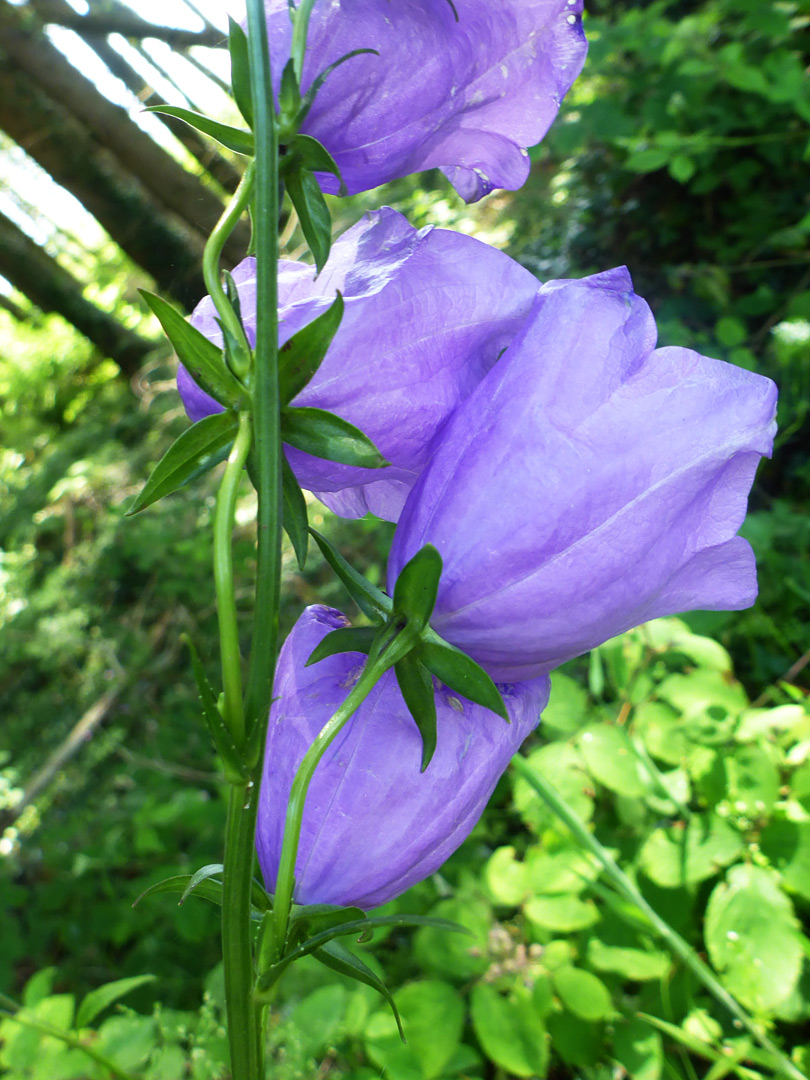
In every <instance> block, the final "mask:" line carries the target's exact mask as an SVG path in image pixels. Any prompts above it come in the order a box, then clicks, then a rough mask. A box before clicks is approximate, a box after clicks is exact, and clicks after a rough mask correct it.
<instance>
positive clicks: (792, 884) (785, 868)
mask: <svg viewBox="0 0 810 1080" xmlns="http://www.w3.org/2000/svg"><path fill="white" fill-rule="evenodd" d="M759 846H760V848H761V850H762V854H763V855H765V857H766V858H767V859H768V861H769V862H770V863H771V865H772V866H773V867H774V869H776V870H778V871H779V875H780V878H781V883H782V887H783V888H784V889H787V890H788V891H789V892H795V893H797V894H798V895H799V896H801V897H802V898H803V899H805V900H810V821H790V820H788V819H779V820H776V821H772V822H771V823H770V824H769V825H768V826H767V827H766V828H765V829H763V831H762V832H761V833H760V837H759Z"/></svg>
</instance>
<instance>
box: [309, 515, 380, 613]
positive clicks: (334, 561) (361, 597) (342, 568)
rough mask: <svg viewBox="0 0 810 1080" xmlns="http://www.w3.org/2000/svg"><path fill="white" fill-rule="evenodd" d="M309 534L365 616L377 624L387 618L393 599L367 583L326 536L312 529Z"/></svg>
mask: <svg viewBox="0 0 810 1080" xmlns="http://www.w3.org/2000/svg"><path fill="white" fill-rule="evenodd" d="M309 532H310V536H312V537H314V539H315V542H316V543H317V545H318V547H319V548H320V549H321V554H322V555H323V557H324V559H326V561H327V562H328V563H329V565H330V566H331V567H332V569H333V570H334V572H335V573H336V574H337V576H338V577H339V578H340V580H341V581H342V582H343V584H344V585H345V586H346V589H347V590H348V592H349V595H350V596H351V598H352V600H354V602H355V603H356V604H357V606H358V607H359V608H360V610H361V611H362V612H363V614H364V615H367V616H368V618H369V619H373V620H374V621H375V622H380V621H381V620H382V619H385V618H387V616H388V615H389V614H390V612H391V598H390V597H388V596H386V595H385V593H384V592H383V591H382V590H381V589H378V588H377V586H376V585H372V584H371V582H370V581H367V580H366V578H364V577H363V575H362V574H360V573H358V572H357V570H355V569H354V567H353V566H350V565H349V563H347V562H346V560H345V559H344V558H343V556H342V555H341V554H340V552H339V551H336V550H335V548H333V547H332V545H331V544H330V543H329V541H328V540H327V539H326V537H325V536H321V534H320V533H319V532H316V531H315V529H312V528H311V529H310V530H309Z"/></svg>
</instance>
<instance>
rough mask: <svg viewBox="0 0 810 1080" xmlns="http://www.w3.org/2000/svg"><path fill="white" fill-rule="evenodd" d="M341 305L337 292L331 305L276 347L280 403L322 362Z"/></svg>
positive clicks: (341, 312) (333, 333) (290, 396)
mask: <svg viewBox="0 0 810 1080" xmlns="http://www.w3.org/2000/svg"><path fill="white" fill-rule="evenodd" d="M343 308H344V304H343V297H342V296H341V294H340V293H338V294H337V296H336V297H335V301H334V303H333V304H332V305H331V307H329V308H327V310H326V311H324V312H323V314H321V315H319V316H318V317H317V319H313V321H312V322H311V323H309V324H308V325H307V326H305V327H303V329H301V330H299V331H298V333H297V334H293V336H292V337H291V338H290V340H289V341H288V342H287V343H286V344H285V345H282V346H281V348H280V349H279V351H278V381H279V392H280V394H281V401H282V404H283V405H288V404H289V403H290V402H291V401H292V399H293V398H294V397H295V396H296V394H300V392H301V391H302V390H303V389H304V387H305V386H306V385H307V383H308V382H309V381H310V379H311V378H312V376H313V375H314V374H315V372H316V371H317V370H318V368H319V367H320V366H321V364H322V363H323V359H324V357H325V356H326V353H327V351H328V349H329V346H330V345H331V344H332V339H333V338H334V336H335V334H336V333H337V330H338V327H339V326H340V321H341V319H342V318H343Z"/></svg>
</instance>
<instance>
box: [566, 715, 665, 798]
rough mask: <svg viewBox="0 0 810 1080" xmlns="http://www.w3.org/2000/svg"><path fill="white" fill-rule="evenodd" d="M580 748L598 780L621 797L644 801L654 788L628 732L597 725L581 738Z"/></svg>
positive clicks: (579, 740)
mask: <svg viewBox="0 0 810 1080" xmlns="http://www.w3.org/2000/svg"><path fill="white" fill-rule="evenodd" d="M578 745H579V748H580V750H581V751H582V756H583V757H584V758H585V764H586V765H587V766H588V769H589V770H590V772H591V773H592V774H593V776H594V778H595V779H596V780H598V781H599V783H600V784H604V786H605V787H606V788H609V789H610V790H611V791H615V792H616V793H617V794H619V795H628V796H629V797H630V798H634V799H637V798H640V797H641V796H642V795H646V794H647V793H648V792H649V790H650V788H651V787H652V781H651V778H650V775H649V773H648V771H647V769H646V768H645V767H644V765H643V763H642V762H641V761H640V760H639V757H638V755H637V754H636V751H635V749H634V748H633V744H632V742H631V741H630V739H629V737H628V735H627V732H626V731H625V730H624V728H619V727H615V726H614V725H612V724H593V725H591V726H590V727H588V728H586V729H585V730H584V731H582V732H581V733H580V735H579V739H578Z"/></svg>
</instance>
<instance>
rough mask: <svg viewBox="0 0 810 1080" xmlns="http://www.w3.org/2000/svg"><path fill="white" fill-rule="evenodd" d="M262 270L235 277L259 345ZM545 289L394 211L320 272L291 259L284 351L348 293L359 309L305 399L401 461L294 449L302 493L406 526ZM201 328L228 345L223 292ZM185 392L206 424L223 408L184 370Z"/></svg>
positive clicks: (490, 253) (284, 274)
mask: <svg viewBox="0 0 810 1080" xmlns="http://www.w3.org/2000/svg"><path fill="white" fill-rule="evenodd" d="M255 270H256V264H255V260H254V259H252V258H249V259H245V260H244V262H242V263H240V265H239V266H238V267H237V268H236V270H235V271H234V275H233V276H234V280H235V282H236V284H237V289H238V292H239V297H240V302H241V308H242V315H243V319H244V322H245V329H246V331H247V334H248V338H249V339H250V341H251V344H253V341H254V337H255V330H256V277H255ZM538 287H539V286H538V282H537V280H536V278H535V277H534V276H533V275H532V274H530V273H529V271H528V270H525V269H524V268H523V267H521V266H519V265H518V264H517V263H516V262H514V261H513V260H512V259H510V258H509V257H508V256H507V255H504V254H503V253H502V252H500V251H497V250H495V249H494V248H491V247H489V246H488V245H486V244H483V243H481V242H480V241H479V240H475V239H473V238H472V237H470V236H464V235H462V234H460V233H453V232H449V231H447V230H445V229H433V228H431V227H427V228H424V229H419V230H416V229H414V228H412V227H411V226H410V225H409V224H408V222H407V221H406V220H405V218H404V217H403V216H402V215H401V214H398V213H397V212H396V211H395V210H390V209H388V208H386V209H383V210H380V211H377V212H375V213H372V214H369V215H367V217H366V218H364V219H363V220H362V221H360V222H358V224H357V225H355V226H353V227H352V228H351V229H349V230H348V231H347V232H346V233H344V234H343V236H341V237H340V239H339V240H337V241H336V242H335V244H334V245H333V247H332V253H331V255H330V257H329V261H328V262H327V264H326V267H325V268H324V270H323V271H322V272H321V273H320V274H319V275H318V276H317V277H315V272H314V269H313V267H311V266H309V265H307V264H305V263H296V262H286V261H282V263H281V264H280V267H279V305H280V310H279V318H280V330H279V341H280V343H281V344H283V343H284V342H285V341H287V340H288V339H289V338H290V337H291V336H292V335H293V334H294V333H295V331H296V330H299V329H301V327H303V326H305V325H306V324H307V323H309V322H310V321H311V320H312V319H314V318H315V317H316V316H317V315H319V314H320V313H321V312H322V311H325V310H326V308H327V307H328V306H329V305H330V304H331V303H332V301H333V300H334V297H335V292H336V290H340V292H341V293H342V294H343V298H344V301H345V312H344V315H343V322H342V323H341V326H340V329H339V330H338V332H337V334H336V336H335V338H334V340H333V342H332V345H331V347H330V349H329V351H328V353H327V355H326V359H325V360H324V362H323V364H322V365H321V367H320V369H319V370H318V371H317V372H316V374H315V376H314V377H313V379H312V381H311V382H310V383H309V385H308V386H306V387H305V388H304V389H303V390H302V391H301V393H300V394H298V395H297V397H296V398H295V399H294V400H293V404H294V405H307V406H312V407H315V408H319V409H326V410H328V411H330V412H334V413H337V415H338V416H341V417H342V418H343V419H344V420H348V421H349V422H350V423H352V424H354V425H355V426H356V427H358V428H359V429H360V430H361V431H363V432H364V433H365V434H366V435H368V437H369V438H370V439H371V440H372V442H374V444H375V445H376V446H377V448H378V449H379V450H380V452H381V453H382V454H383V456H384V457H385V458H386V460H388V461H390V462H391V466H390V467H388V468H385V469H361V468H357V467H356V466H351V465H339V464H336V463H335V462H331V461H326V460H324V459H322V458H315V457H312V456H310V455H309V454H305V453H302V452H301V451H298V450H294V449H292V448H288V449H287V454H288V458H289V461H290V464H291V466H292V467H293V470H294V471H295V473H296V475H297V477H298V480H299V482H300V483H301V485H302V487H305V488H307V489H308V490H309V491H313V492H315V493H316V494H317V495H318V496H319V498H321V499H322V500H323V501H324V502H325V503H326V504H327V506H329V507H330V508H331V509H333V510H334V511H335V512H336V513H338V514H342V515H343V516H345V517H361V516H362V515H363V514H365V513H367V511H369V510H371V511H372V512H373V513H375V514H377V515H378V516H379V517H383V518H387V519H389V520H392V521H396V519H397V517H398V516H399V512H400V510H401V509H402V505H403V503H404V502H405V498H406V497H407V494H408V492H409V491H410V489H411V487H412V486H413V484H414V482H415V480H416V478H417V476H418V475H419V473H420V471H421V469H422V468H423V466H424V464H425V462H426V461H427V458H428V452H429V446H430V442H431V440H432V439H433V437H434V435H435V433H436V431H437V430H438V429H439V428H440V427H441V426H442V424H443V423H444V422H445V421H446V419H447V417H448V416H449V415H450V414H451V413H452V411H453V410H454V409H455V408H456V407H457V406H458V405H459V404H460V403H461V402H462V401H463V400H464V399H465V398H466V397H468V396H469V394H470V393H471V392H472V391H473V389H474V388H475V386H476V385H477V384H478V383H479V382H480V380H481V379H482V378H483V377H484V375H485V374H486V372H487V371H488V370H489V369H490V368H491V367H492V365H493V364H494V363H495V361H496V360H497V358H498V356H499V355H500V353H501V352H502V351H503V349H504V348H505V347H506V346H507V345H508V344H509V342H510V341H511V340H512V338H513V337H514V336H515V334H516V333H517V332H518V330H519V328H520V326H521V323H522V321H523V319H524V318H525V317H526V315H527V314H528V312H529V311H530V310H531V306H532V303H533V302H534V298H535V296H536V295H537V289H538ZM191 322H192V324H193V325H194V326H195V327H196V328H197V329H198V330H200V331H201V332H202V333H203V334H205V336H206V337H208V338H210V340H212V341H215V342H216V343H217V344H221V343H222V331H221V330H220V328H219V325H218V323H217V321H216V311H215V309H214V305H213V302H212V301H211V299H210V298H209V297H206V298H205V299H204V300H203V301H202V302H201V303H200V304H199V305H198V306H197V308H196V310H195V311H194V314H193V315H192V317H191ZM177 384H178V389H179V390H180V394H181V396H182V398H183V401H184V403H185V406H186V410H187V412H188V414H189V416H190V418H191V419H192V420H199V419H200V418H201V417H203V416H207V415H208V414H210V413H212V412H217V411H219V410H220V408H221V406H219V405H218V404H217V402H216V401H214V400H213V398H211V397H209V396H208V395H207V394H206V393H204V392H203V391H202V390H201V389H200V388H199V387H198V386H197V384H196V383H195V382H193V380H192V379H191V376H190V375H189V374H188V372H187V371H186V370H185V369H184V368H182V367H181V368H180V370H179V373H178V378H177Z"/></svg>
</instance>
